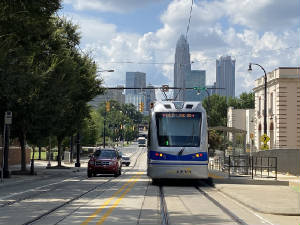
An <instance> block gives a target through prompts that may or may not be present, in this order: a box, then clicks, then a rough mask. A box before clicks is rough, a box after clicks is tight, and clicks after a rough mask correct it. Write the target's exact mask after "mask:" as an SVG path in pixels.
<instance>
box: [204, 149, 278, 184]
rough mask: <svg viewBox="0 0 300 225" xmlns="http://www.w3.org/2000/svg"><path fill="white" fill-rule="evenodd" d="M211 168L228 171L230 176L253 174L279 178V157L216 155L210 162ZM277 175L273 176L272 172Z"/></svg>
mask: <svg viewBox="0 0 300 225" xmlns="http://www.w3.org/2000/svg"><path fill="white" fill-rule="evenodd" d="M210 168H211V169H215V170H219V171H223V172H228V176H229V177H235V176H251V177H252V179H254V177H261V178H274V179H275V180H277V157H258V156H249V155H230V156H228V157H225V158H224V157H221V156H218V157H215V158H214V160H213V161H211V162H210ZM273 172H274V173H275V176H271V175H270V174H271V173H273Z"/></svg>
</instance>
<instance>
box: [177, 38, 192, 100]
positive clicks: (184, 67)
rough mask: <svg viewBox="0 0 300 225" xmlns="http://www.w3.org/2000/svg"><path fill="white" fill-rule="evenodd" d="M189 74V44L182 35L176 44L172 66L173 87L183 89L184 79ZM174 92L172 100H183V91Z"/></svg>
mask: <svg viewBox="0 0 300 225" xmlns="http://www.w3.org/2000/svg"><path fill="white" fill-rule="evenodd" d="M190 72H191V63H190V50H189V44H188V42H187V40H186V39H185V37H184V35H181V36H180V38H179V39H178V41H177V44H176V52H175V64H174V87H178V88H183V89H184V88H185V79H186V77H187V74H189V73H190ZM178 92H179V90H174V99H175V98H176V96H177V95H178V96H177V98H176V100H178V101H184V100H185V91H184V90H183V91H180V93H178Z"/></svg>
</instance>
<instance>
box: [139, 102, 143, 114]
mask: <svg viewBox="0 0 300 225" xmlns="http://www.w3.org/2000/svg"><path fill="white" fill-rule="evenodd" d="M140 112H144V102H141V103H140Z"/></svg>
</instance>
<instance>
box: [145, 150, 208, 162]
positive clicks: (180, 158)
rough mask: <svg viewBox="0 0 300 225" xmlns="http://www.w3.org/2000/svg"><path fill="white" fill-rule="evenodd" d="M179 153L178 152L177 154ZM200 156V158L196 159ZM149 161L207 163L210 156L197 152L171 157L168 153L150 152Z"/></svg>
mask: <svg viewBox="0 0 300 225" xmlns="http://www.w3.org/2000/svg"><path fill="white" fill-rule="evenodd" d="M176 153H177V152H176ZM196 155H198V156H199V157H196ZM148 157H149V159H152V160H170V161H188V162H199V161H207V159H208V156H207V152H195V153H192V154H188V155H180V156H178V155H177V154H176V155H171V154H166V153H161V152H157V151H149V152H148Z"/></svg>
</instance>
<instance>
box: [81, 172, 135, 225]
mask: <svg viewBox="0 0 300 225" xmlns="http://www.w3.org/2000/svg"><path fill="white" fill-rule="evenodd" d="M137 176H138V175H135V176H133V177H132V178H130V180H129V181H127V182H126V184H124V185H123V186H122V187H121V188H120V189H119V190H117V191H116V192H115V193H114V194H113V195H112V196H111V197H110V198H109V199H107V200H106V201H105V202H104V203H103V204H102V205H101V206H100V207H99V208H98V209H97V210H96V211H95V212H94V213H93V214H91V215H90V216H89V217H88V218H87V219H86V220H85V221H83V222H82V223H81V225H87V224H88V223H89V222H90V221H91V220H92V219H94V218H95V217H96V216H97V215H98V214H99V213H100V212H101V211H102V210H103V209H104V207H105V206H107V205H108V204H109V203H110V202H111V201H112V200H113V199H114V197H116V196H117V195H118V194H120V192H122V191H123V190H124V189H125V188H126V186H128V185H129V184H130V183H131V182H132V181H133V180H134V179H135V178H136V177H137Z"/></svg>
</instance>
